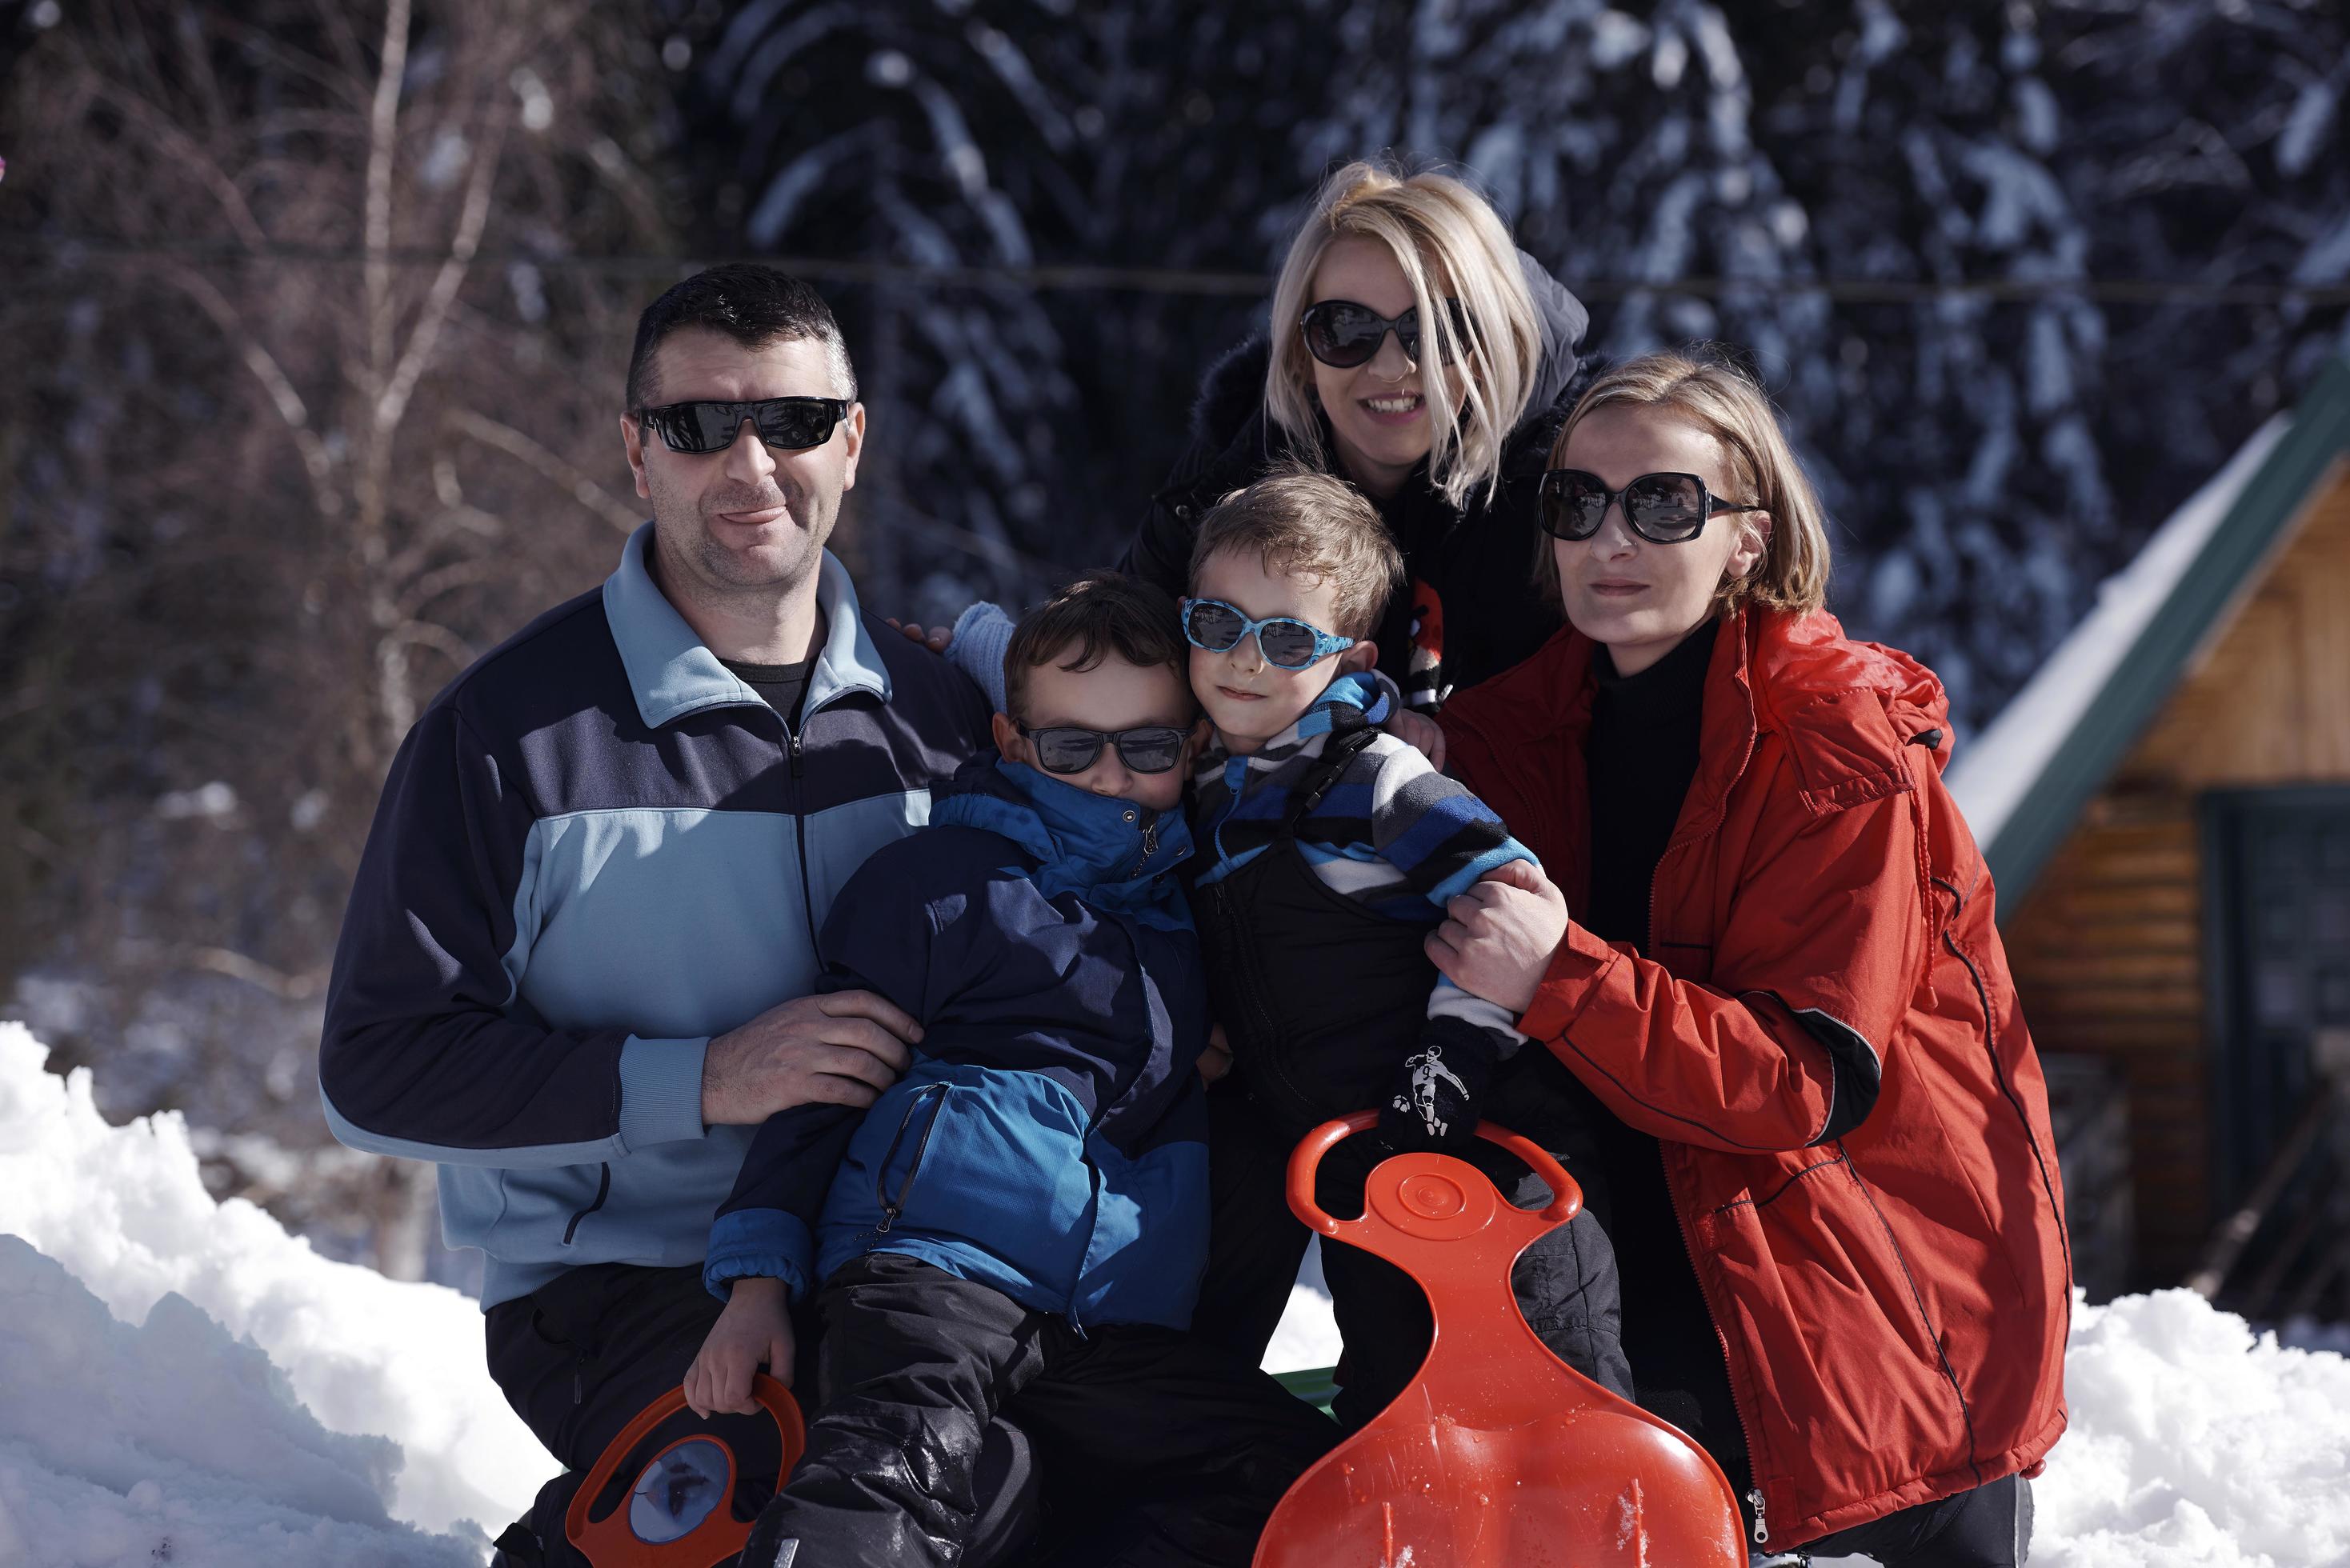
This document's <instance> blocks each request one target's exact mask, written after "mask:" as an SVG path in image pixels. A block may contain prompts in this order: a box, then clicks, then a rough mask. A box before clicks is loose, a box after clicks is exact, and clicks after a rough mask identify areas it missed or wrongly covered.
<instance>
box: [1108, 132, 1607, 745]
mask: <svg viewBox="0 0 2350 1568" xmlns="http://www.w3.org/2000/svg"><path fill="white" fill-rule="evenodd" d="M1586 321H1587V317H1586V313H1585V311H1584V308H1583V306H1582V305H1581V303H1580V302H1578V301H1577V300H1576V299H1575V296H1573V295H1572V294H1569V293H1568V292H1567V291H1566V289H1565V287H1564V286H1561V285H1560V284H1559V283H1557V282H1556V281H1555V279H1553V278H1552V277H1551V276H1550V275H1549V274H1547V273H1545V272H1544V271H1543V269H1542V267H1541V265H1539V264H1537V263H1536V262H1534V260H1533V259H1532V258H1531V257H1528V256H1526V255H1523V254H1521V253H1520V252H1519V251H1518V250H1517V249H1516V247H1515V246H1513V244H1511V243H1510V234H1509V230H1508V229H1507V228H1506V227H1505V226H1504V225H1503V222H1502V219H1501V217H1500V215H1499V214H1498V213H1495V212H1494V211H1493V208H1492V204H1491V203H1489V202H1487V201H1486V200H1485V199H1484V197H1482V195H1480V194H1478V193H1477V192H1476V191H1474V190H1473V189H1471V187H1470V186H1468V185H1466V184H1464V183H1463V182H1461V181H1459V180H1457V179H1454V178H1453V177H1451V175H1448V174H1444V173H1440V172H1432V171H1431V172H1422V173H1415V174H1407V173H1404V172H1402V171H1399V170H1398V169H1395V168H1393V167H1389V166H1387V165H1384V164H1377V163H1369V162H1356V163H1349V164H1347V166H1346V167H1345V168H1343V169H1340V170H1339V171H1337V172H1336V173H1335V174H1333V175H1331V176H1330V178H1329V180H1328V181H1327V182H1325V183H1324V185H1323V187H1322V191H1321V192H1320V194H1319V196H1318V197H1317V198H1316V199H1315V203H1314V207H1313V210H1312V212H1311V213H1309V214H1308V215H1307V217H1306V219H1305V223H1304V225H1303V226H1302V227H1300V228H1299V230H1298V232H1297V235H1296V237H1295V239H1294V240H1292V241H1291V243H1290V246H1289V254H1288V257H1287V259H1286V260H1285V261H1284V263H1283V264H1282V268H1281V276H1280V278H1279V280H1278V281H1277V282H1276V284H1275V285H1274V296H1273V313H1272V330H1271V334H1270V337H1269V338H1257V339H1252V340H1251V341H1249V342H1247V343H1244V344H1243V345H1242V346H1241V347H1239V348H1236V349H1233V350H1232V351H1231V352H1230V353H1228V354H1226V355H1225V356H1224V357H1223V358H1222V359H1220V360H1218V361H1217V362H1216V364H1215V365H1214V366H1212V367H1211V369H1209V371H1208V373H1207V377H1206V379H1205V380H1204V381H1203V382H1202V384H1201V391H1200V397H1199V400H1198V402H1197V403H1196V405H1195V406H1194V408H1193V410H1192V420H1191V446H1190V448H1189V450H1187V451H1186V452H1185V453H1184V454H1183V456H1182V458H1181V459H1180V461H1179V462H1177V463H1176V465H1175V470H1174V472H1173V474H1172V476H1171V477H1170V479H1169V480H1168V482H1167V483H1166V484H1165V485H1164V486H1163V487H1162V488H1161V489H1160V490H1159V493H1158V494H1157V495H1156V496H1155V497H1154V498H1153V500H1152V502H1151V506H1150V512H1149V516H1148V517H1147V518H1146V519H1145V520H1144V522H1143V524H1142V526H1141V528H1140V529H1139V531H1138V532H1137V534H1136V535H1135V537H1134V540H1133V543H1132V544H1131V545H1128V549H1127V554H1126V558H1125V559H1124V560H1123V561H1122V562H1121V563H1120V565H1121V566H1123V567H1124V568H1125V569H1126V570H1128V571H1131V572H1134V573H1136V574H1138V575H1139V576H1144V577H1147V578H1149V580H1151V581H1152V582H1155V583H1157V584H1159V586H1160V587H1164V588H1166V589H1167V590H1168V591H1169V592H1170V593H1176V594H1180V593H1181V592H1183V591H1184V576H1185V573H1186V572H1187V570H1188V569H1189V567H1190V565H1191V541H1192V537H1193V535H1195V534H1196V532H1197V530H1198V527H1199V522H1200V519H1201V516H1202V515H1204V514H1206V512H1207V510H1208V508H1209V507H1211V506H1212V505H1214V504H1216V502H1217V501H1218V500H1219V499H1220V498H1222V496H1224V495H1226V494H1228V493H1231V492H1232V491H1235V490H1238V489H1241V488H1242V487H1243V486H1244V485H1246V484H1248V483H1250V482H1252V481H1253V480H1255V479H1257V478H1259V477H1261V476H1262V475H1263V473H1264V472H1266V471H1267V470H1268V469H1270V468H1271V467H1273V466H1274V464H1275V463H1276V462H1284V461H1293V462H1294V461H1301V460H1302V461H1304V462H1306V463H1307V464H1309V465H1310V466H1312V467H1315V468H1316V469H1319V470H1321V471H1323V472H1328V473H1334V474H1336V475H1338V476H1339V477H1341V478H1344V479H1347V480H1350V481H1352V482H1353V483H1355V485H1356V486H1357V488H1359V489H1361V490H1362V491H1363V493H1365V494H1367V495H1368V496H1369V497H1370V498H1371V499H1372V501H1373V502H1374V503H1376V504H1378V508H1379V513H1380V515H1381V517H1382V518H1383V519H1384V520H1385V522H1386V524H1387V525H1388V532H1389V533H1390V535H1393V537H1394V539H1395V542H1396V545H1397V546H1398V547H1399V549H1400V550H1401V551H1402V552H1403V557H1404V566H1405V570H1406V573H1407V576H1408V580H1409V592H1407V593H1401V594H1398V595H1397V596H1396V597H1395V600H1394V602H1393V603H1392V604H1391V605H1390V606H1389V607H1388V614H1387V617H1386V618H1385V619H1384V621H1383V622H1382V623H1381V625H1380V627H1379V629H1378V638H1377V640H1378V649H1379V666H1378V667H1379V669H1380V670H1382V671H1383V672H1384V673H1386V674H1387V675H1388V676H1389V677H1390V678H1392V679H1393V680H1395V681H1396V682H1397V684H1398V685H1399V686H1401V687H1402V688H1403V690H1404V692H1405V695H1406V698H1407V700H1408V701H1410V702H1411V703H1412V704H1413V705H1414V706H1415V707H1418V708H1421V709H1432V708H1434V707H1435V706H1436V705H1437V704H1438V703H1439V701H1440V700H1441V698H1442V696H1443V695H1444V693H1445V692H1446V691H1448V690H1449V689H1452V688H1459V687H1465V686H1468V685H1471V684H1473V683H1474V682H1476V681H1479V680H1483V679H1485V678H1486V677H1487V676H1489V675H1493V674H1497V673H1499V672H1500V671H1502V670H1506V669H1508V668H1509V667H1510V666H1511V665H1513V664H1515V663H1516V662H1518V661H1519V660H1520V659H1523V658H1525V657H1526V656H1527V655H1528V654H1530V653H1532V652H1533V651H1534V649H1536V648H1539V647H1540V646H1541V645H1542V643H1543V640H1544V639H1545V638H1547V637H1549V636H1550V634H1551V633H1552V632H1553V631H1555V630H1556V629H1557V627H1558V611H1557V609H1556V607H1555V606H1554V605H1551V604H1549V603H1547V602H1545V601H1544V598H1543V597H1542V595H1541V594H1540V593H1539V592H1538V591H1537V590H1536V588H1535V587H1534V584H1533V583H1532V582H1531V581H1530V580H1529V579H1528V576H1527V570H1526V568H1527V564H1528V563H1529V562H1531V561H1532V560H1533V559H1534V556H1535V555H1536V553H1537V551H1538V550H1539V547H1540V542H1541V536H1540V535H1539V533H1538V532H1537V531H1536V529H1535V526H1534V487H1535V485H1536V484H1537V483H1538V482H1539V479H1540V475H1541V472H1542V469H1543V466H1544V460H1545V458H1546V456H1547V454H1548V452H1549V451H1550V446H1551V441H1552V438H1553V437H1554V436H1555V434H1556V432H1557V429H1558V423H1559V421H1560V420H1561V419H1562V418H1564V416H1565V410H1563V409H1558V408H1555V407H1554V406H1553V405H1554V403H1555V400H1557V398H1558V396H1559V394H1560V393H1561V392H1562V391H1563V390H1564V389H1565V387H1566V384H1567V381H1568V379H1569V378H1570V377H1572V376H1573V375H1574V373H1575V346H1576V344H1577V343H1578V342H1579V341H1580V340H1581V339H1582V337H1583V330H1584V327H1585V326H1586Z"/></svg>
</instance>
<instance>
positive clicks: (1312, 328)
mask: <svg viewBox="0 0 2350 1568" xmlns="http://www.w3.org/2000/svg"><path fill="white" fill-rule="evenodd" d="M1444 305H1445V308H1446V309H1447V310H1449V311H1451V315H1452V335H1453V336H1454V337H1458V338H1459V339H1461V342H1463V343H1466V342H1467V341H1468V340H1469V313H1468V312H1467V311H1465V310H1463V309H1461V302H1460V301H1459V300H1457V299H1448V300H1446V301H1445V302H1444ZM1297 330H1298V331H1299V332H1301V333H1303V334H1304V335H1305V351H1306V352H1307V353H1309V354H1311V355H1313V356H1314V357H1315V358H1316V359H1319V360H1321V361H1322V363H1324V364H1325V365H1327V366H1329V367H1330V368H1331V369H1334V370H1351V369H1354V368H1355V367H1356V366H1357V365H1367V364H1369V363H1370V362H1371V360H1372V359H1373V358H1376V357H1377V356H1378V351H1379V345H1380V344H1381V343H1382V342H1384V341H1386V339H1387V335H1388V333H1390V332H1392V333H1394V334H1395V335H1396V341H1397V342H1398V343H1399V344H1401V345H1402V346H1403V351H1404V354H1405V356H1406V357H1407V358H1409V359H1410V360H1411V362H1412V363H1413V364H1415V365H1417V364H1419V306H1417V305H1415V306H1412V307H1411V308H1410V309H1409V310H1407V311H1405V312H1404V313H1403V314H1402V315H1401V316H1399V317H1394V318H1393V319H1392V320H1390V319H1389V318H1388V317H1384V316H1381V315H1380V314H1379V313H1378V311H1376V310H1373V309H1372V308H1371V307H1370V306H1367V305H1357V304H1356V303H1355V302H1354V301H1353V300H1351V299H1326V300H1324V301H1322V303H1321V304H1319V305H1316V306H1314V307H1313V308H1312V309H1310V310H1308V311H1307V312H1306V313H1305V315H1304V316H1301V317H1298V318H1297ZM1446 358H1447V359H1448V360H1449V359H1450V356H1446Z"/></svg>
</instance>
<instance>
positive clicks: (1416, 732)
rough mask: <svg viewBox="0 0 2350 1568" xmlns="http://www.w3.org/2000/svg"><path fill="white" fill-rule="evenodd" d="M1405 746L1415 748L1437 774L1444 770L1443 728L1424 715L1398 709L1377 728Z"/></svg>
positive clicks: (1407, 709) (1405, 709) (1406, 709)
mask: <svg viewBox="0 0 2350 1568" xmlns="http://www.w3.org/2000/svg"><path fill="white" fill-rule="evenodd" d="M1379 728H1380V729H1382V730H1385V731H1386V732H1388V734H1390V735H1393V736H1394V737H1395V738H1396V739H1397V740H1399V741H1401V742H1403V743H1404V744H1405V745H1408V746H1411V747H1414V748H1416V749H1417V750H1418V751H1419V754H1420V755H1421V756H1424V757H1426V758H1427V759H1428V765H1429V766H1430V767H1432V768H1434V769H1436V770H1437V771H1438V772H1439V773H1441V772H1442V771H1443V770H1444V726H1443V725H1441V724H1440V723H1438V722H1436V721H1435V720H1433V719H1431V718H1430V717H1429V716H1428V715H1427V714H1425V713H1416V712H1414V711H1411V710H1410V709H1409V708H1399V709H1397V710H1396V711H1394V712H1393V713H1392V714H1390V715H1388V722H1386V723H1384V724H1381V725H1380V726H1379Z"/></svg>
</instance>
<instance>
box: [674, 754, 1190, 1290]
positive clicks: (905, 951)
mask: <svg viewBox="0 0 2350 1568" xmlns="http://www.w3.org/2000/svg"><path fill="white" fill-rule="evenodd" d="M1190 855H1191V835H1190V833H1189V831H1188V830H1187V829H1186V828H1185V826H1184V824H1183V818H1182V814H1181V813H1180V812H1177V811H1169V812H1165V813H1153V812H1151V811H1149V810H1148V809H1147V808H1145V807H1141V806H1138V805H1135V804H1134V803H1133V802H1131V801H1126V800H1119V799H1116V798H1113V797H1110V796H1107V795H1097V794H1091V793H1090V792H1088V791H1086V790H1081V789H1078V788H1076V787H1075V786H1074V785H1071V784H1064V783H1062V782H1061V781H1059V780H1057V779H1055V778H1053V777H1051V776H1049V775H1048V774H1042V773H1038V772H1037V771H1035V769H1033V768H1029V767H1026V766H1024V765H1022V764H1020V763H1009V762H1000V761H997V760H995V759H993V758H989V759H983V760H977V761H974V762H972V763H971V764H970V765H969V766H967V767H965V768H964V769H963V770H962V773H961V774H958V775H957V777H956V779H955V783H954V790H953V793H951V794H948V795H946V796H944V797H943V798H942V799H941V801H940V802H939V805H938V806H937V808H936V810H935V811H934V812H933V813H932V815H931V826H930V827H929V828H928V829H926V830H925V831H924V832H922V833H920V834H919V835H917V836H914V837H912V838H910V839H906V840H904V841H903V842H901V843H898V844H893V845H891V846H889V847H888V848H886V849H882V850H880V851H878V852H877V853H876V854H875V855H874V856H873V857H872V858H871V859H870V860H868V861H867V862H866V864H865V868H864V869H863V870H862V871H860V872H858V875H857V877H855V878H854V879H853V880H852V881H851V882H850V884H849V886H848V887H847V888H846V889H845V890H844V891H843V893H842V895H841V898H840V900H839V902H837V904H835V905H834V906H833V912H832V918H831V919H829V920H827V921H826V923H825V930H824V948H825V956H826V959H827V963H828V964H829V966H830V967H829V970H828V972H827V984H830V985H835V986H840V987H863V988H866V989H868V990H872V991H875V992H879V993H880V994H882V995H884V996H887V997H889V999H890V1000H891V1001H892V1002H896V1003H897V1004H898V1005H899V1006H900V1007H902V1008H904V1009H905V1010H906V1011H907V1012H910V1013H911V1014H913V1016H914V1017H915V1019H916V1020H918V1021H919V1022H920V1023H921V1025H922V1031H923V1033H922V1039H921V1042H920V1044H919V1045H918V1046H917V1047H916V1049H915V1052H914V1059H913V1062H912V1064H911V1065H910V1066H909V1067H908V1069H907V1071H906V1074H905V1075H904V1076H903V1077H902V1078H900V1079H899V1081H898V1083H897V1084H896V1085H893V1086H892V1087H891V1088H890V1089H889V1091H888V1092H887V1093H885V1094H883V1095H882V1096H881V1097H880V1099H879V1100H878V1101H876V1102H875V1103H874V1105H873V1106H871V1107H870V1108H869V1109H868V1110H863V1111H859V1110H857V1109H855V1108H853V1107H849V1106H795V1107H794V1108H793V1109H791V1110H788V1111H785V1112H782V1113H781V1114H779V1115H777V1116H774V1117H773V1118H771V1119H770V1120H769V1121H768V1122H767V1124H766V1126H765V1127H762V1128H761V1129H760V1132H759V1136H758V1138H757V1140H756V1141H755V1142H754V1144H753V1145H752V1147H751V1153H750V1158H748V1159H747V1160H745V1161H744V1163H743V1177H742V1180H741V1181H740V1183H739V1184H738V1185H737V1186H736V1188H735V1191H734V1195H733V1197H731V1198H729V1199H727V1200H726V1203H725V1205H724V1207H723V1209H722V1210H721V1211H720V1213H719V1216H718V1222H717V1224H716V1225H715V1226H714V1227H713V1228H712V1231H711V1236H710V1250H709V1256H708V1260H707V1261H706V1262H704V1264H703V1267H702V1277H703V1279H704V1280H705V1281H707V1282H708V1283H709V1284H710V1286H711V1288H712V1290H713V1291H715V1292H717V1293H720V1294H724V1293H726V1291H727V1290H728V1289H729V1288H730V1286H729V1284H728V1282H729V1281H732V1280H735V1279H739V1278H742V1277H743V1276H745V1275H754V1274H756V1275H766V1276H770V1277H775V1278H780V1279H782V1280H783V1281H784V1282H785V1283H786V1284H787V1285H788V1286H789V1287H790V1289H791V1291H792V1293H793V1294H794V1295H795V1297H796V1296H804V1295H806V1294H807V1293H811V1292H812V1291H813V1290H814V1289H815V1288H816V1286H817V1285H818V1284H819V1283H821V1282H822V1281H823V1280H824V1279H825V1278H826V1277H827V1275H829V1274H830V1273H831V1272H833V1271H834V1270H836V1269H837V1268H839V1267H840V1266H841V1265H842V1264H844V1263H846V1262H849V1261H850V1260H851V1259H853V1258H857V1257H859V1256H861V1255H863V1254H864V1253H867V1252H874V1251H882V1252H897V1253H901V1254H903V1255H905V1256H908V1257H911V1258H918V1259H920V1260H921V1261H922V1262H927V1263H931V1264H932V1265H934V1266H936V1267H938V1268H940V1269H943V1270H945V1271H946V1272H948V1273H951V1274H954V1275H956V1276H958V1277H960V1278H962V1279H967V1280H972V1281H975V1282H979V1283H981V1284H985V1285H990V1286H993V1288H995V1289H997V1290H999V1291H1002V1292H1003V1293H1004V1294H1005V1295H1007V1296H1010V1297H1011V1298H1012V1299H1013V1300H1014V1301H1016V1302H1018V1303H1021V1304H1022V1305H1024V1306H1026V1307H1030V1308H1033V1309H1035V1310H1036V1311H1039V1312H1046V1313H1054V1314H1059V1315H1061V1316H1063V1317H1066V1318H1067V1319H1068V1320H1069V1321H1070V1322H1071V1323H1072V1324H1076V1325H1077V1326H1079V1327H1084V1326H1087V1325H1089V1324H1110V1323H1148V1324H1164V1325H1166V1326H1168V1327H1170V1328H1183V1327H1187V1326H1189V1324H1190V1322H1191V1303H1192V1301H1193V1299H1194V1298H1195V1297H1196V1295H1197V1294H1198V1292H1199V1282H1200V1274H1201V1270H1202V1269H1203V1268H1204V1266H1205V1264H1206V1259H1207V1241H1208V1150H1207V1142H1206V1139H1207V1102H1206V1099H1205V1096H1204V1095H1203V1093H1202V1090H1201V1082H1200V1076H1199V1073H1198V1070H1197V1069H1198V1064H1199V1059H1200V1052H1201V1047H1202V1046H1203V1045H1205V1044H1206V1042H1207V1033H1208V1004H1207V992H1206V988H1205V985H1204V982H1203V981H1202V978H1201V971H1200V949H1199V941H1198V939H1197V938H1196V937H1195V936H1194V935H1193V933H1192V930H1191V916H1190V914H1189V912H1188V910H1187V909H1186V907H1185V904H1184V901H1183V897H1182V893H1181V890H1180V888H1179V887H1178V886H1177V883H1176V879H1175V877H1173V875H1172V874H1171V873H1172V872H1173V870H1174V868H1175V867H1177V866H1179V865H1180V864H1181V863H1182V862H1183V861H1184V860H1186V859H1187V858H1189V857H1190ZM844 1147H845V1151H846V1152H845V1153H844ZM827 1187H828V1189H829V1190H828V1192H827ZM819 1195H821V1196H819Z"/></svg>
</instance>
